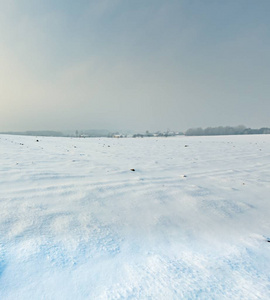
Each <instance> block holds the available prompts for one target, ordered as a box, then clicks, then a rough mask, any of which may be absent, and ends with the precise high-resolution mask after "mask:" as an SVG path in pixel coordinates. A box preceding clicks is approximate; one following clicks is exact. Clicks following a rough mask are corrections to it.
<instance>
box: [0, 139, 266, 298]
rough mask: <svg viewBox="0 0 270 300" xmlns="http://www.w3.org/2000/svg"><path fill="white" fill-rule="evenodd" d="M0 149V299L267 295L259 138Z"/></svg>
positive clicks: (3, 142) (262, 142) (9, 143)
mask: <svg viewBox="0 0 270 300" xmlns="http://www.w3.org/2000/svg"><path fill="white" fill-rule="evenodd" d="M0 153H1V155H0V174H1V181H0V298H1V299H269V298H270V297H269V294H270V288H269V280H270V267H269V260H270V243H269V242H268V241H270V218H269V211H270V201H269V195H270V135H260V136H259V135H252V136H222V137H172V138H144V139H131V138H130V139H129V138H126V139H108V138H93V139H79V138H65V137H59V138H52V137H29V136H9V135H0ZM132 169H134V170H132Z"/></svg>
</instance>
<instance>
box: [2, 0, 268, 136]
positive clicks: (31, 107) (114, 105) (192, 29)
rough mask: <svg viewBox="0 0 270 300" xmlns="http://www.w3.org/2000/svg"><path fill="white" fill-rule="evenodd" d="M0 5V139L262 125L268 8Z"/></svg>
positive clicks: (61, 1)
mask: <svg viewBox="0 0 270 300" xmlns="http://www.w3.org/2000/svg"><path fill="white" fill-rule="evenodd" d="M0 5H1V9H0V65H1V68H0V111H1V118H0V131H8V130H43V129H44V130H45V129H47V130H63V129H91V128H95V129H97V128H100V129H101V128H104V129H105V128H106V129H112V130H114V129H133V130H151V131H152V130H165V129H167V128H170V129H171V130H185V129H187V128H189V127H197V126H201V127H206V126H219V125H221V126H225V125H232V126H234V125H239V124H244V125H247V126H250V127H263V126H267V127H270V118H269V111H270V99H269V96H270V92H269V82H270V55H269V53H270V18H269V15H270V1H268V0H266V1H263V0H260V1H258V0H253V1H250V0H238V1H237V0H226V1H223V0H215V1H213V0H197V1H195V0H186V1H184V0H183V1H181V0H179V1H176V0H169V1H165V0H164V1H160V0H147V1H146V0H128V1H124V0H92V1H89V0H88V1H87V0H77V1H74V0H72V1H71V0H58V1H53V0H10V1H6V0H3V1H1V0H0Z"/></svg>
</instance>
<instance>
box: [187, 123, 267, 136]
mask: <svg viewBox="0 0 270 300" xmlns="http://www.w3.org/2000/svg"><path fill="white" fill-rule="evenodd" d="M237 134H270V128H266V127H263V128H260V129H252V128H246V127H245V126H243V125H239V126H235V127H231V126H226V127H223V126H219V127H207V128H205V129H202V128H190V129H188V130H187V131H186V133H185V135H187V136H200V135H237Z"/></svg>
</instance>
